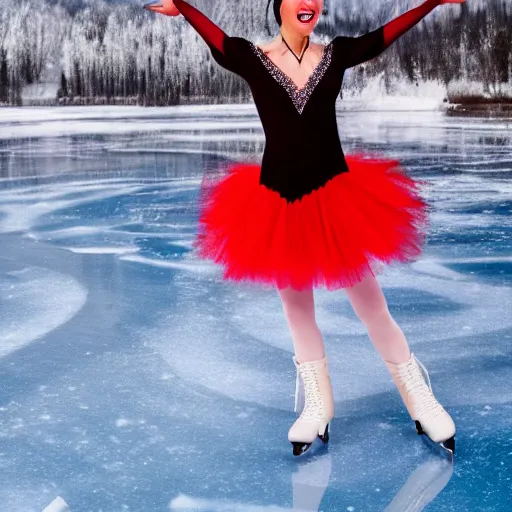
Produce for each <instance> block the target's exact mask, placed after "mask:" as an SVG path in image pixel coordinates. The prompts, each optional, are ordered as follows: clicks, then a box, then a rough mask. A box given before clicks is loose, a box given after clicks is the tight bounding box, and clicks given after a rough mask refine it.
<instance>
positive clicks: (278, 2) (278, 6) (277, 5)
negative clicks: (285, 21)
mask: <svg viewBox="0 0 512 512" xmlns="http://www.w3.org/2000/svg"><path fill="white" fill-rule="evenodd" d="M270 2H272V0H268V3H267V10H266V11H265V28H266V29H267V31H268V33H269V34H270V28H269V26H268V8H269V7H270ZM281 2H282V0H274V6H273V7H274V18H275V19H276V21H277V24H278V25H279V26H281V23H282V20H281V12H280V10H281Z"/></svg>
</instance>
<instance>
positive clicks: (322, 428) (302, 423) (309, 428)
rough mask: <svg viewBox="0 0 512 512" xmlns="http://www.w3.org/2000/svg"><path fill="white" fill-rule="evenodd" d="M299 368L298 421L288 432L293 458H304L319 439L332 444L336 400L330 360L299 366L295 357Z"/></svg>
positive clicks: (296, 408) (295, 362) (296, 386)
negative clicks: (332, 423)
mask: <svg viewBox="0 0 512 512" xmlns="http://www.w3.org/2000/svg"><path fill="white" fill-rule="evenodd" d="M293 362H294V364H295V368H296V374H297V377H296V385H295V412H297V413H298V412H300V415H299V417H298V418H297V419H296V420H295V423H294V424H293V425H292V426H291V428H290V430H289V431H288V440H289V441H290V442H291V443H292V445H293V454H294V455H301V454H303V453H304V452H305V451H306V450H308V448H309V447H310V446H311V444H312V443H313V441H314V440H315V439H316V438H317V437H319V438H320V439H321V440H322V441H323V442H324V443H327V442H328V441H329V423H330V421H331V420H332V418H333V417H334V399H333V392H332V385H331V378H330V376H329V369H328V366H327V358H326V357H324V358H323V359H318V360H316V361H305V362H304V363H301V364H299V363H298V362H297V360H296V358H295V356H293Z"/></svg>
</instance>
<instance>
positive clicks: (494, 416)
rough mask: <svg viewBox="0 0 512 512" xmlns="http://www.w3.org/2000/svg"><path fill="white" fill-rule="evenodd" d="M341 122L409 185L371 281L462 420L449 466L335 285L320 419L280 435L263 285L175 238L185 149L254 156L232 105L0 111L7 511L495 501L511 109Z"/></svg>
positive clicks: (506, 490)
mask: <svg viewBox="0 0 512 512" xmlns="http://www.w3.org/2000/svg"><path fill="white" fill-rule="evenodd" d="M338 120H339V129H340V136H341V139H342V143H343V146H344V148H345V151H346V153H350V152H352V151H359V150H366V151H371V152H373V153H379V154H385V155H387V156H393V157H397V158H400V160H401V161H402V163H403V165H404V167H405V168H406V170H407V172H408V173H410V175H411V176H415V177H418V178H421V179H423V180H426V181H427V182H428V187H427V188H426V189H425V191H424V192H425V195H426V196H427V197H428V199H429V200H430V201H431V202H432V204H433V205H434V211H433V214H432V227H431V232H430V234H429V238H428V241H427V244H426V246H425V251H424V254H423V256H422V258H420V259H419V260H418V261H417V262H415V263H414V264H411V265H394V266H391V267H388V268H387V269H386V270H385V272H384V273H383V274H382V275H381V276H380V277H379V280H380V282H381V285H382V287H383V289H384V293H385V295H386V297H387V299H388V303H389V307H390V310H391V311H392V314H393V316H394V317H395V319H396V320H397V322H398V323H399V325H400V326H401V327H402V329H403V330H404V333H405V334H406V336H407V338H408V340H409V342H410V344H411V346H412V347H413V350H414V351H415V353H416V354H417V355H418V357H420V359H421V360H422V361H423V363H424V364H425V365H426V366H427V368H428V369H429V370H430V374H431V378H432V382H433V387H434V391H435V393H436V395H437V396H438V398H439V399H440V401H441V402H442V403H443V404H444V405H445V406H446V408H447V409H448V410H449V411H450V412H451V414H452V416H453V417H454V419H455V421H456V423H457V428H458V433H457V453H456V457H455V462H454V464H453V465H452V464H450V463H449V462H447V461H446V460H445V459H443V458H441V457H439V456H438V455H437V454H436V453H435V452H434V451H432V450H431V449H430V447H429V446H427V445H426V444H425V443H422V442H421V439H420V438H419V437H418V436H417V435H416V433H415V429H414V425H413V423H412V422H411V421H410V419H409V418H408V416H407V413H406V411H405V409H404V407H403V406H402V404H401V401H400V398H399V396H398V394H397V392H396V390H395V389H394V386H393V383H392V381H391V379H390V378H389V375H388V374H387V372H386V370H385V367H384V365H383V364H382V362H381V361H380V360H379V357H378V355H377V353H376V352H375V351H374V349H373V348H372V346H371V343H370V341H369V339H368V336H367V334H366V332H365V329H364V327H363V326H362V324H361V323H360V322H359V321H358V319H357V317H356V316H355V314H354V313H353V311H352V310H351V308H350V304H349V303H348V300H347V298H346V296H345V294H344V293H343V292H342V291H338V292H327V291H325V290H317V291H316V292H315V302H316V305H317V321H318V324H319V327H320V329H321V330H322V333H323V335H324V339H325V342H326V348H327V354H328V357H329V360H330V368H331V375H332V381H333V386H334V390H335V399H336V418H335V420H334V421H333V424H332V435H331V440H330V442H329V447H328V449H327V450H326V449H324V448H321V447H318V448H317V447H315V448H314V449H313V450H312V452H311V453H310V454H308V456H307V457H304V458H302V459H297V458H294V457H293V456H292V454H291V445H290V444H289V442H288V440H287V431H288V428H289V426H290V425H291V423H292V422H293V419H294V413H293V392H294V384H295V373H294V367H293V363H292V360H291V355H292V343H291V337H290V334H289V332H288V328H287V325H286V322H285V319H284V315H283V313H282V309H281V305H280V301H279V298H278V296H277V294H276V293H275V292H273V291H268V290H263V289H259V288H257V287H253V286H251V285H247V284H246V285H233V284H228V283H225V282H223V281H222V279H221V269H219V268H217V267H215V266H214V265H213V264H210V263H207V262H204V261H200V260H197V259H196V258H195V257H194V256H193V254H192V253H191V251H190V248H191V244H192V241H193V239H194V234H195V229H196V220H197V218H196V215H197V210H196V205H197V198H198V196H197V194H198V192H199V185H200V182H201V175H202V173H203V172H204V169H205V168H210V167H212V166H214V165H216V164H217V163H218V162H219V161H221V160H223V159H224V158H237V159H245V158H247V159H252V160H258V158H259V157H260V156H261V150H262V145H263V133H262V130H261V124H260V122H259V120H258V118H257V115H256V112H255V110H254V108H253V107H252V106H251V105H247V106H245V105H244V106H236V105H233V106H229V107H226V106H212V107H176V108H155V109H151V108H150V109H143V108H125V107H119V108H112V107H108V108H105V107H91V108H23V109H2V110H0V248H1V250H0V454H1V455H0V461H1V468H2V478H1V479H0V503H1V504H2V507H3V508H2V507H0V508H1V509H2V510H6V511H9V512H41V511H42V510H44V509H45V507H47V506H48V505H49V504H50V503H52V502H53V505H52V507H53V508H51V509H49V510H51V512H61V511H64V510H66V508H65V507H66V505H65V504H66V503H67V504H68V506H69V510H70V511H71V512H91V511H94V512H96V511H108V512H117V511H132V512H133V511H137V512H142V511H144V512H146V511H152V512H153V511H155V512H156V511H165V510H181V511H219V512H220V511H222V512H224V511H229V512H231V511H244V512H246V511H248V512H251V511H266V512H270V511H282V510H297V511H299V510H302V511H304V510H307V511H324V512H331V511H353V512H359V511H372V512H373V511H383V510H385V511H387V512H391V511H392V512H398V511H403V512H404V511H409V512H411V511H415V512H417V511H420V510H427V511H435V512H438V511H440V512H444V511H450V512H460V511H483V510H486V511H487V510H488V511H493V512H494V511H496V512H501V511H508V510H510V509H511V507H512V498H511V493H510V490H511V488H512V484H511V482H512V481H511V477H510V467H511V465H512V455H511V454H512V441H511V438H510V424H511V421H512V402H511V396H512V387H511V384H510V382H511V379H512V353H511V351H510V346H511V343H512V315H511V314H510V313H511V312H512V287H511V276H512V246H511V242H510V240H511V236H510V235H511V232H512V216H511V208H512V185H511V183H512V181H511V178H512V142H511V140H512V137H511V133H512V131H511V122H510V120H507V119H472V118H462V119H459V118H453V117H445V116H444V115H443V113H442V112H438V111H431V112H410V111H402V112H400V111H394V112H387V111H385V110H380V111H379V110H374V111H371V109H368V108H367V109H366V111H350V110H348V111H347V110H343V109H342V108H341V107H340V111H339V118H338ZM57 497H59V498H57ZM54 500H55V501H54Z"/></svg>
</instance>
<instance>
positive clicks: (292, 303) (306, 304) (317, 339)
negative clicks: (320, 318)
mask: <svg viewBox="0 0 512 512" xmlns="http://www.w3.org/2000/svg"><path fill="white" fill-rule="evenodd" d="M277 291H278V293H279V296H280V297H281V302H282V305H283V310H284V314H285V316H286V320H287V322H288V327H289V328H290V331H291V334H292V338H293V345H294V351H295V357H296V359H297V362H298V363H302V362H304V361H315V360H318V359H322V358H323V357H324V356H325V347H324V340H323V338H322V334H321V332H320V329H319V328H318V326H317V324H316V319H315V301H314V296H313V289H312V288H309V289H307V290H302V291H297V290H294V289H293V288H290V287H288V288H284V289H281V290H280V289H277Z"/></svg>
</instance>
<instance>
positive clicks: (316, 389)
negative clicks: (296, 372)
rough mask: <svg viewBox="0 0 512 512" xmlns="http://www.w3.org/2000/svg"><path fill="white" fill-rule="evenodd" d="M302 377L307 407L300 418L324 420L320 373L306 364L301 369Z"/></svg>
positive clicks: (305, 406)
mask: <svg viewBox="0 0 512 512" xmlns="http://www.w3.org/2000/svg"><path fill="white" fill-rule="evenodd" d="M300 375H301V378H302V381H303V383H304V394H305V405H304V409H303V410H302V412H301V414H300V416H299V418H302V419H308V420H317V419H321V418H322V411H323V405H324V403H323V400H322V393H321V392H320V383H319V382H318V373H317V371H316V369H315V367H314V366H309V365H307V364H304V365H303V366H302V367H301V368H300Z"/></svg>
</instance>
